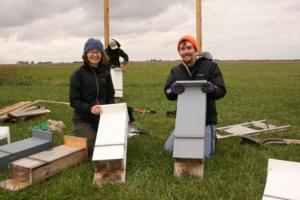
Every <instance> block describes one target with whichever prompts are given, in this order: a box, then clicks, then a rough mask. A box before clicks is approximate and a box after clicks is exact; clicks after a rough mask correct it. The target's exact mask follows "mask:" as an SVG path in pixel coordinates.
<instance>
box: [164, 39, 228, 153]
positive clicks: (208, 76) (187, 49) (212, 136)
mask: <svg viewBox="0 0 300 200" xmlns="http://www.w3.org/2000/svg"><path fill="white" fill-rule="evenodd" d="M177 50H178V53H179V55H180V57H181V60H182V61H181V63H180V64H179V65H178V66H176V67H173V68H172V70H171V72H170V74H169V77H168V79H167V81H166V84H165V87H164V93H165V95H166V97H167V98H168V99H169V100H177V97H178V95H179V94H181V93H183V92H184V90H185V88H184V87H183V86H182V85H180V84H178V83H176V81H178V80H206V81H207V83H206V84H204V85H203V86H202V88H201V90H202V91H203V92H205V93H206V94H207V105H206V129H205V144H204V155H205V158H210V157H212V156H213V155H214V154H215V141H216V133H215V132H216V125H217V109H216V104H215V101H216V100H218V99H221V98H222V97H224V96H225V94H226V88H225V83H224V80H223V75H222V73H221V70H220V68H219V66H218V64H217V63H215V62H213V61H212V56H211V55H210V54H209V53H207V52H206V53H203V55H200V57H197V52H198V50H199V45H198V42H197V40H196V39H195V38H194V37H193V36H190V35H185V36H183V37H182V38H180V40H179V41H178V44H177ZM173 146H174V131H173V133H172V134H171V135H170V136H169V138H168V140H167V141H166V143H165V149H166V150H167V151H172V150H173Z"/></svg>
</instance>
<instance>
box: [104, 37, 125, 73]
mask: <svg viewBox="0 0 300 200" xmlns="http://www.w3.org/2000/svg"><path fill="white" fill-rule="evenodd" d="M120 47H121V45H120V43H119V42H118V41H117V40H115V39H111V40H110V41H109V45H108V47H107V48H106V49H105V54H106V55H107V56H108V58H109V65H110V68H112V69H113V68H122V69H123V70H125V67H126V65H127V63H128V60H129V58H128V55H127V54H126V53H125V52H124V51H123V50H122V49H121V48H120ZM120 57H121V58H123V63H122V65H121V64H120V60H119V59H120Z"/></svg>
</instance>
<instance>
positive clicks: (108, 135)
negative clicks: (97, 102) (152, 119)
mask: <svg viewBox="0 0 300 200" xmlns="http://www.w3.org/2000/svg"><path fill="white" fill-rule="evenodd" d="M101 108H102V113H101V116H100V121H99V126H98V132H97V137H96V142H95V149H94V154H93V161H98V160H113V159H117V158H118V159H126V146H127V133H128V113H127V104H126V103H119V104H109V105H102V106H101Z"/></svg>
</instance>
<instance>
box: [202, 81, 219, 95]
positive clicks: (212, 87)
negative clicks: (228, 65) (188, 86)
mask: <svg viewBox="0 0 300 200" xmlns="http://www.w3.org/2000/svg"><path fill="white" fill-rule="evenodd" d="M215 89H217V86H216V85H215V84H213V83H212V82H210V81H207V83H205V84H203V85H202V86H201V90H202V91H203V92H204V93H212V92H213V91H215Z"/></svg>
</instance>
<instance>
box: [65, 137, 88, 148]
mask: <svg viewBox="0 0 300 200" xmlns="http://www.w3.org/2000/svg"><path fill="white" fill-rule="evenodd" d="M64 145H67V146H70V147H78V148H86V149H87V139H86V138H81V137H76V136H71V135H65V136H64Z"/></svg>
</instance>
